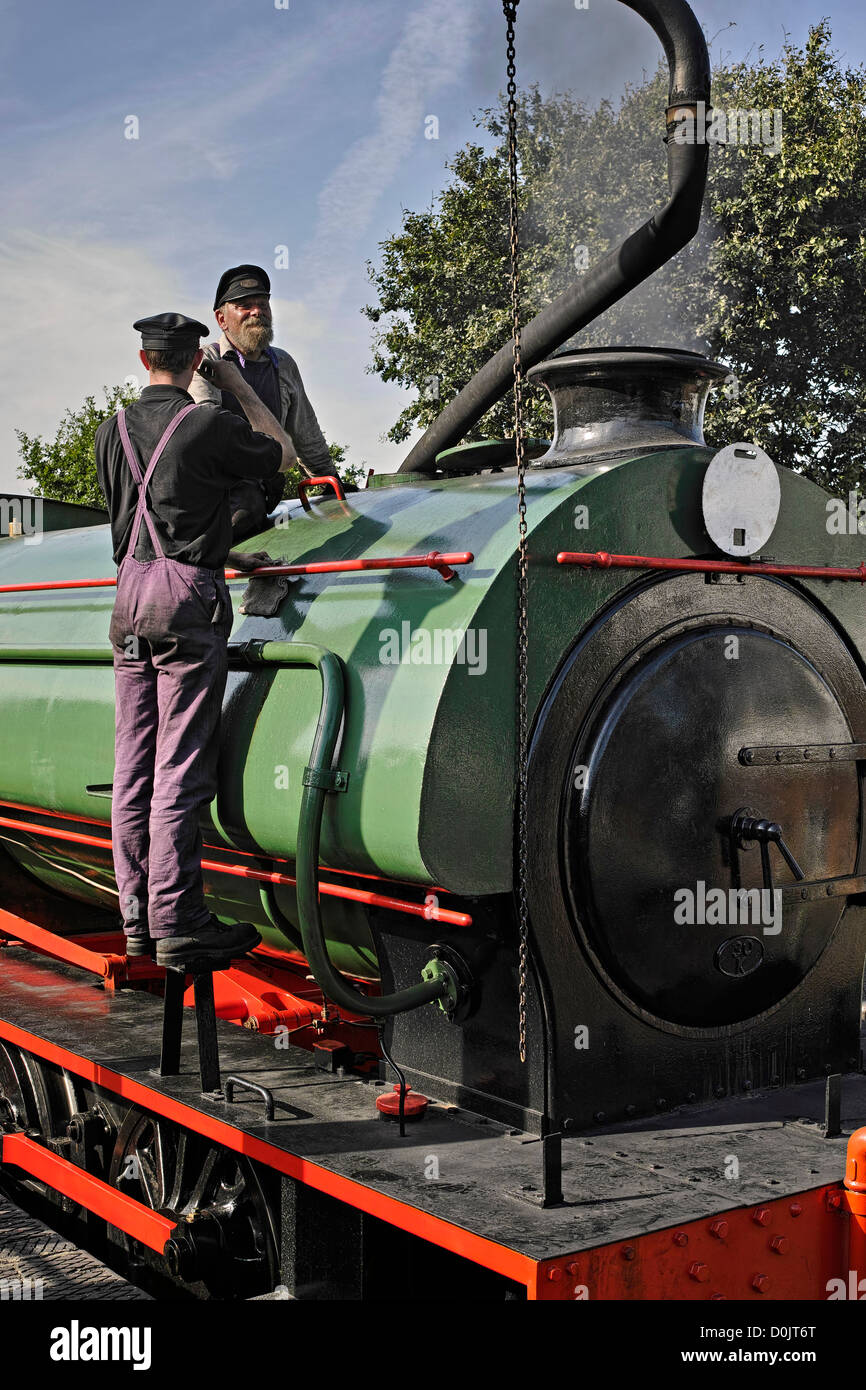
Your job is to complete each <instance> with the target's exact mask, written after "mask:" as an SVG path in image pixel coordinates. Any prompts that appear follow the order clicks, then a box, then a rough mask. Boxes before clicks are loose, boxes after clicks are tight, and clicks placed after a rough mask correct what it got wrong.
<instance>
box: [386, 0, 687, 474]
mask: <svg viewBox="0 0 866 1390" xmlns="http://www.w3.org/2000/svg"><path fill="white" fill-rule="evenodd" d="M621 3H622V4H624V5H628V7H629V9H630V10H634V11H635V12H636V13H637V14H639V15H641V16H642V18H643V19H645V20H646V21H647V23H648V24H650V25H652V28H653V29H654V30H655V32H656V34H657V35H658V37H659V39H660V40H661V42H662V45H663V47H664V51H665V56H666V58H667V61H668V67H669V68H670V89H669V96H668V107H667V130H668V136H670V133H671V129H672V125H673V122H674V120H675V119H676V116H677V113H678V112H680V113H682V114H683V115H685V114H687V112H684V111H683V108H684V107H685V108H695V109H694V110H693V111H692V112H691V114H692V115H693V117H694V126H693V130H694V133H695V136H696V137H697V138H698V139H700V140H701V141H702V143H700V144H698V143H697V141H696V140H695V141H694V142H690V143H682V144H678V143H675V142H674V141H673V140H671V139H670V138H669V139H668V187H669V189H670V198H669V199H668V201H667V203H666V204H665V206H664V207H663V208H662V209H661V210H660V211H659V212H657V213H655V214H654V216H653V217H651V218H650V220H649V221H648V222H645V223H644V225H643V226H642V227H640V228H639V229H638V230H637V231H636V232H633V233H632V234H631V236H629V237H627V238H626V240H625V241H624V242H622V244H621V245H620V246H618V247H617V248H616V250H614V251H611V252H609V254H608V255H607V256H605V258H604V260H602V261H599V263H598V264H597V265H596V266H593V268H592V269H591V270H589V271H587V272H586V274H585V275H582V276H581V277H580V279H579V280H578V281H577V282H576V283H575V284H574V285H572V287H571V288H570V289H568V290H565V291H564V292H563V293H562V294H561V295H560V296H559V298H558V299H555V300H554V301H553V303H552V304H548V306H547V308H546V309H542V311H541V313H540V314H536V316H535V318H534V319H532V320H531V321H530V322H529V323H528V324H526V326H525V327H524V328H523V330H522V332H521V335H520V347H521V352H520V355H521V361H522V363H523V367H524V369H525V370H526V369H528V368H529V367H532V366H534V365H535V363H536V362H540V361H541V360H542V358H544V357H547V356H548V355H549V354H550V353H551V352H553V351H554V349H555V348H557V347H559V346H560V344H561V343H564V342H565V340H566V339H567V338H570V337H571V335H572V334H573V333H576V332H577V331H578V329H580V328H585V327H586V325H587V324H588V323H592V321H593V319H596V318H598V316H599V314H601V313H603V312H604V310H605V309H608V308H609V307H610V305H611V304H616V302H617V301H618V300H620V299H622V298H623V296H624V295H626V294H628V292H629V291H630V290H633V289H634V287H635V286H636V285H639V284H640V283H641V281H643V280H646V279H647V277H648V276H650V275H652V274H653V272H654V271H656V270H658V269H659V267H660V266H662V265H664V263H665V261H669V260H670V259H671V257H672V256H675V255H676V253H677V252H678V251H681V250H682V248H683V247H684V246H685V245H686V244H687V243H688V242H689V241H691V239H692V237H693V236H694V234H695V232H696V231H697V230H698V226H699V224H700V220H701V205H702V203H703V199H704V189H705V187H706V182H707V155H708V147H707V145H706V144H705V143H703V132H702V131H701V132H700V133H699V132H698V111H697V109H696V108H697V103H698V102H705V103H706V104H707V108H708V107H709V100H710V59H709V54H708V53H707V45H706V41H705V39H704V35H703V30H702V29H701V26H700V25H699V23H698V21H697V19H696V18H695V15H694V14H693V12H692V10H691V8H690V6H689V5H687V4H686V0H621ZM512 381H513V364H512V340H511V339H510V338H509V340H508V342H507V343H506V344H505V346H504V347H502V348H500V350H499V352H497V353H496V354H495V356H493V357H491V358H490V360H489V361H488V362H486V363H485V364H484V366H483V367H482V368H481V370H480V371H479V372H476V374H475V376H474V377H473V378H472V380H471V381H469V382H468V383H467V384H466V385H465V386H464V387H463V390H462V391H460V392H459V393H458V394H457V395H456V396H455V397H454V399H453V400H452V401H449V402H448V405H446V407H445V409H444V410H443V411H441V412H440V414H439V415H437V417H436V419H435V420H434V421H433V422H432V423H431V424H430V425H428V427H427V429H426V430H425V432H424V434H423V435H422V436H421V438H420V439H419V440H418V443H417V444H416V445H415V446H414V447H413V448H412V450H411V451H410V453H409V454H408V455H407V456H406V458H405V459H404V460H403V462H402V463H401V464H400V468H399V469H398V472H401V473H404V472H416V473H430V472H432V471H433V470H434V469H435V466H436V455H437V454H438V453H440V451H441V450H443V449H449V448H451V446H452V445H454V444H457V443H459V442H460V440H461V439H462V438H463V436H464V435H465V434H466V431H467V430H469V429H471V428H472V426H473V425H474V424H475V423H476V422H477V421H478V420H480V419H481V416H482V415H483V414H484V412H485V411H487V410H489V409H490V407H491V406H492V405H493V404H494V403H495V402H496V401H498V400H499V399H500V398H501V397H502V396H504V395H505V393H506V391H508V390H509V388H510V387H511V385H512Z"/></svg>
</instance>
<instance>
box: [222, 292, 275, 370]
mask: <svg viewBox="0 0 866 1390" xmlns="http://www.w3.org/2000/svg"><path fill="white" fill-rule="evenodd" d="M220 320H222V322H221V323H220V326H221V328H222V329H223V331H224V332H225V334H226V335H227V337H228V338H229V339H230V340H231V342H232V343H233V344H234V346H235V347H236V348H237V349H238V350H239V351H240V352H241V353H242V354H243V355H244V357H253V358H255V357H258V356H259V354H260V353H261V352H263V351H264V349H265V348H266V347H267V346H268V344H269V343H270V342H272V340H273V336H274V326H273V320H272V318H271V306H270V301H269V300H268V299H266V298H264V297H263V298H261V299H241V300H237V301H236V302H232V301H231V300H227V301H226V303H225V304H223V305H222V308H221V311H220V312H219V313H218V314H217V321H218V322H219V321H220Z"/></svg>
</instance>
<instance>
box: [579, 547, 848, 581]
mask: <svg viewBox="0 0 866 1390" xmlns="http://www.w3.org/2000/svg"><path fill="white" fill-rule="evenodd" d="M556 563H557V564H558V565H581V566H582V567H583V568H584V569H602V570H607V569H629V570H685V571H689V570H691V571H696V572H698V573H699V574H780V575H790V576H792V577H795V578H799V579H858V580H859V581H860V582H861V584H862V583H863V582H864V581H866V563H864V562H863V561H861V563H860V564H859V565H858V566H857V568H856V569H844V568H835V567H833V566H832V565H777V564H774V563H772V562H771V561H763V560H756V561H755V562H754V564H748V565H745V564H740V563H738V562H737V561H735V560H678V559H676V558H675V557H674V556H661V555H609V554H608V553H607V551H606V550H597V551H595V552H594V553H590V552H587V551H580V550H560V552H559V554H558V555H557V557H556Z"/></svg>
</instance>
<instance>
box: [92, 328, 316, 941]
mask: <svg viewBox="0 0 866 1390" xmlns="http://www.w3.org/2000/svg"><path fill="white" fill-rule="evenodd" d="M134 327H135V329H136V330H137V331H138V332H140V333H141V340H142V351H141V360H142V363H143V364H144V366H145V368H146V369H147V370H148V372H149V377H150V384H149V386H147V387H145V389H144V390H143V391H142V393H141V396H140V398H139V399H138V400H137V401H135V402H134V404H132V405H131V406H129V407H127V409H126V410H125V411H124V410H121V411H119V412H118V414H117V415H116V416H114V417H113V418H112V419H111V420H106V421H105V422H104V423H103V424H102V425H100V427H99V429H98V431H97V433H96V441H95V450H96V468H97V473H98V476H99V484H100V487H101V488H102V491H103V493H104V494H105V500H106V502H107V504H108V512H109V517H110V521H111V534H112V541H113V547H114V559H115V562H116V563H117V564H118V565H119V570H118V575H117V597H116V600H115V604H114V611H113V613H112V617H111V626H110V630H109V636H110V640H111V644H112V646H113V648H114V672H115V697H116V715H115V772H114V784H113V792H112V807H111V826H112V848H113V852H114V866H115V874H116V878H117V887H118V892H119V896H120V908H121V913H122V916H123V922H124V931H125V932H126V936H127V954H128V955H131V956H132V955H147V954H152V953H153V952H154V943H155V955H156V961H157V963H158V964H159V965H164V966H166V967H171V966H176V965H178V964H186V965H189V964H191V963H192V962H193V961H195V962H197V963H198V965H199V968H201V966H205V967H206V966H208V965H211V966H213V967H214V968H220V967H221V966H223V965H225V964H227V963H228V961H229V960H230V959H232V958H233V957H235V956H238V955H242V954H243V953H244V952H245V951H248V950H250V949H251V948H252V947H253V946H255V945H257V944H258V942H259V940H260V938H259V935H258V932H257V931H256V930H255V928H254V927H252V926H251V925H249V924H248V923H239V924H236V925H233V926H228V925H226V924H224V923H222V922H220V921H219V920H218V919H217V918H216V917H214V916H213V915H212V914H211V913H210V912H209V910H208V908H207V906H206V905H205V899H204V891H203V885H202V873H201V849H202V842H201V832H200V829H199V817H200V815H201V813H202V812H203V811H204V810H205V808H206V807H207V806H208V805H209V804H210V802H211V801H212V799H213V797H214V796H215V794H216V789H217V778H216V772H217V755H218V751H219V725H220V713H221V708H222V699H223V692H224V689H225V683H226V671H227V650H226V647H227V642H228V638H229V634H230V632H231V627H232V608H231V600H230V597H229V593H228V589H227V587H226V582H225V575H224V572H223V571H224V568H225V565H226V563H227V561H228V560H229V558H230V561H231V565H232V567H234V568H237V569H253V568H255V567H256V566H257V565H260V564H263V563H267V562H268V557H267V556H263V555H261V554H259V555H242V554H239V553H238V552H234V551H233V552H231V556H229V548H230V545H231V514H230V508H229V501H228V498H229V492H230V490H231V488H232V487H233V486H234V484H235V483H236V482H237V480H238V479H239V478H261V479H262V480H263V481H264V480H269V479H272V478H274V477H275V476H276V475H278V474H279V472H280V471H281V470H284V469H285V468H287V467H288V466H289V461H290V460H291V459H292V458H294V456H295V451H294V446H293V444H292V441H291V439H290V438H289V437H288V436H287V435H286V434H285V432H284V431H283V429H282V427H281V426H280V425H279V424H278V423H277V421H276V420H275V419H274V417H273V415H271V413H270V411H268V410H267V408H266V407H265V406H264V405H263V404H262V402H261V401H260V400H259V398H258V397H257V396H256V394H255V392H254V391H252V389H251V388H250V387H249V386H248V385H247V383H246V382H245V381H244V380H243V378H242V377H241V374H240V372H239V371H238V369H237V367H236V366H233V365H232V364H231V363H222V362H219V363H216V364H215V365H214V378H213V379H214V380H215V381H216V382H218V384H219V385H220V387H221V388H223V389H226V390H231V391H232V393H233V394H234V395H235V396H236V398H237V399H238V401H239V402H240V404H241V405H242V406H243V408H244V411H245V412H246V416H247V418H246V419H242V418H241V417H240V416H238V415H235V414H231V413H230V412H228V411H225V410H222V409H220V408H218V407H215V406H213V405H196V403H195V402H194V401H193V399H192V397H191V396H190V395H189V393H188V390H187V388H188V386H189V384H190V381H191V379H192V375H193V372H194V370H195V369H196V367H197V366H198V364H199V363H200V361H201V358H202V353H201V351H200V349H199V339H200V338H202V337H205V336H206V335H207V332H208V330H207V328H206V327H205V325H204V324H201V323H198V322H196V320H194V319H188V318H186V317H185V316H184V315H183V314H157V315H156V316H155V317H153V318H148V319H139V321H138V322H137V323H136V324H135V325H134Z"/></svg>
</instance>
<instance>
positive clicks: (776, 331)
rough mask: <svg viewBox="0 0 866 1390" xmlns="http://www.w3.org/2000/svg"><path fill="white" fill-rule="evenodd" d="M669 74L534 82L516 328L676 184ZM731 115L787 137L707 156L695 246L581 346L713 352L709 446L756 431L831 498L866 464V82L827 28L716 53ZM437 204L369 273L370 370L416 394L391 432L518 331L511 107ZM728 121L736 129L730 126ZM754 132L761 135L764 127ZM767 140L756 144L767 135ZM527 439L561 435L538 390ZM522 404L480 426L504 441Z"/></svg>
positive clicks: (438, 400)
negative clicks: (733, 389)
mask: <svg viewBox="0 0 866 1390" xmlns="http://www.w3.org/2000/svg"><path fill="white" fill-rule="evenodd" d="M666 100H667V73H666V71H662V70H661V69H660V70H659V71H658V72H657V73H656V74H655V75H654V76H653V77H652V78H650V79H649V80H648V81H646V82H645V83H644V84H643V85H642V86H640V87H635V88H629V89H627V90H626V92H625V93H624V95H623V97H622V99H621V100H620V102H619V104H618V105H617V106H614V105H612V104H611V103H608V102H603V103H602V104H601V105H600V106H599V107H597V108H595V109H589V108H588V107H586V106H585V105H584V104H583V103H581V102H580V101H579V100H577V99H575V98H574V97H573V96H569V95H565V96H563V95H557V96H554V97H551V98H548V99H544V98H543V97H542V96H541V95H540V93H539V91H538V90H537V89H535V88H533V89H530V90H529V91H528V92H525V93H523V94H522V97H521V100H520V110H519V142H518V143H519V157H520V203H521V248H522V305H521V311H522V315H523V319H524V321H526V319H528V318H530V317H531V316H532V315H534V314H535V313H537V312H538V311H539V310H540V309H541V308H543V307H544V306H545V305H546V304H548V303H549V302H550V301H551V300H552V299H553V298H554V297H555V296H556V295H557V294H558V293H559V292H560V291H561V290H562V289H564V288H565V287H566V286H567V285H568V284H570V283H571V282H572V281H573V280H574V279H575V277H576V276H578V275H579V274H580V273H581V270H582V269H583V268H586V266H587V265H592V264H593V263H595V262H596V261H597V260H599V259H600V258H601V257H602V256H603V255H604V254H605V253H606V252H607V251H608V250H610V249H612V248H613V247H615V246H616V245H617V244H618V243H619V242H620V241H621V240H622V239H623V237H624V236H626V235H627V234H628V233H629V232H631V231H633V230H634V229H635V228H636V227H637V226H639V225H640V223H641V222H643V221H645V220H646V218H647V216H648V215H649V213H650V211H651V210H652V209H653V208H658V207H660V206H662V204H663V203H664V202H665V200H666V198H667V179H666V165H665V156H664V146H663V145H662V143H661V132H660V122H661V121H662V120H663V112H664V108H665V105H666ZM713 100H714V106H715V109H716V110H717V111H724V112H725V114H726V116H727V117H729V116H730V112H731V111H733V110H737V109H738V110H741V111H752V110H756V111H759V112H760V111H764V112H766V113H767V116H768V118H770V119H772V120H773V121H775V122H776V125H775V127H774V129H775V130H778V128H779V127H778V121H779V117H778V116H775V117H774V116H773V114H772V113H774V112H780V113H781V134H782V141H781V149H780V150H779V151H778V152H777V153H771V152H770V149H771V148H772V147H773V142H771V141H770V140H769V135H770V130H769V129H767V130H766V132H765V135H766V142H764V143H743V142H742V134H743V132H741V131H740V130H739V128H738V137H739V138H738V140H737V141H736V142H731V141H729V143H727V144H725V145H714V146H713V147H711V150H710V175H709V180H708V187H707V197H706V201H705V204H704V218H703V221H702V224H701V228H700V230H699V232H698V234H697V236H696V237H695V238H694V240H693V241H692V242H691V243H690V244H689V246H687V247H686V248H685V249H684V250H683V251H682V252H681V253H680V254H679V255H678V256H677V257H675V258H674V260H673V261H672V262H670V263H669V264H668V265H667V266H665V267H664V268H663V269H662V270H661V271H659V272H658V273H657V274H656V275H655V276H653V277H652V278H651V279H650V280H649V281H647V282H645V284H644V285H642V286H640V287H639V288H638V289H637V290H635V291H634V292H633V293H632V294H631V295H629V296H628V298H627V299H625V300H623V301H622V302H621V303H620V304H618V305H614V306H613V307H612V308H611V309H609V310H608V311H607V312H606V313H605V314H603V315H602V316H601V317H600V318H599V319H597V320H596V321H595V322H594V323H593V324H590V325H589V326H588V327H587V328H586V329H585V330H583V331H582V332H581V333H579V334H577V335H576V337H575V338H574V339H573V340H572V343H571V345H572V346H576V347H591V346H600V345H617V344H627V343H631V344H650V345H654V346H679V347H688V348H692V349H695V350H697V351H702V352H706V353H708V354H709V355H711V356H715V357H718V358H719V359H720V360H721V361H723V362H725V363H726V364H727V365H729V366H730V367H731V368H732V369H733V370H734V371H735V372H736V374H737V376H738V378H739V392H738V395H737V396H735V397H728V396H725V395H724V394H722V393H721V392H717V393H716V395H715V397H714V400H713V402H712V404H711V407H710V412H709V414H708V420H707V437H708V439H709V441H710V442H711V443H713V444H717V443H726V442H728V441H730V440H731V439H741V438H750V439H754V440H756V441H757V442H759V443H760V444H761V445H762V446H763V447H764V448H766V449H767V450H768V451H769V452H770V454H771V456H772V457H774V458H776V459H778V461H779V462H780V463H783V464H786V465H788V466H789V467H794V468H798V469H800V470H801V471H803V472H805V473H808V474H809V475H810V476H811V477H813V478H814V479H815V480H816V481H818V482H819V483H821V484H822V485H823V486H825V487H827V488H829V489H830V490H832V491H840V492H844V491H846V490H847V489H848V488H853V487H855V486H856V485H857V483H858V482H859V480H860V476H861V473H862V469H863V466H864V462H866V425H864V407H866V377H864V369H866V368H864V364H866V354H864V346H866V344H864V338H866V300H864V293H863V288H862V282H863V275H864V270H866V231H864V229H863V225H862V221H863V217H862V213H863V206H864V202H866V120H864V117H866V75H864V72H863V70H862V69H856V70H854V69H849V68H846V67H845V66H843V64H842V63H841V61H840V60H839V58H838V57H837V56H836V55H835V54H834V53H833V51H832V48H831V34H830V28H829V24H828V23H827V22H826V21H824V22H822V23H821V24H818V25H816V26H815V27H814V28H813V29H812V30H811V31H810V33H809V36H808V39H807V42H806V44H805V47H804V48H798V47H797V46H795V45H794V44H793V43H791V42H790V41H788V42H786V44H785V46H784V48H783V49H782V52H781V54H780V55H779V57H778V58H776V59H774V60H772V61H768V60H766V59H765V58H763V57H761V58H760V59H759V60H758V61H757V62H755V63H739V64H733V65H727V66H720V67H718V68H717V69H716V71H715V73H714V82H713ZM477 123H478V125H479V128H480V129H482V130H483V131H485V132H486V135H487V139H488V148H487V149H485V147H484V146H483V145H481V144H474V143H472V144H470V145H468V146H467V147H466V148H465V149H463V150H461V151H460V152H459V153H458V154H457V155H456V156H455V158H454V159H453V160H452V161H451V163H450V165H449V168H450V170H451V173H452V175H453V177H452V178H451V180H450V182H449V183H448V185H447V187H446V188H445V189H444V190H443V192H442V194H441V195H440V197H439V199H438V202H437V204H436V205H435V206H433V207H431V208H430V209H429V210H428V211H426V212H422V213H414V212H406V213H404V216H403V223H402V227H401V229H400V231H399V232H398V233H396V234H395V235H394V236H392V237H390V238H388V240H386V241H385V242H383V243H382V244H381V248H380V249H381V253H382V254H381V260H380V263H379V265H378V267H376V268H374V267H372V266H371V267H370V268H369V269H370V278H371V281H372V283H373V286H374V288H375V291H376V296H377V302H376V303H375V304H372V305H368V306H367V307H366V309H365V310H364V312H365V314H366V315H367V317H368V318H369V319H370V320H371V321H372V322H373V323H374V325H375V326H376V327H375V331H374V346H373V360H372V363H371V367H370V370H371V372H375V373H377V374H378V375H379V376H381V377H382V378H383V380H385V381H397V382H399V383H400V384H401V385H402V386H404V387H407V388H409V389H411V390H412V391H413V392H414V393H415V395H414V398H413V400H412V401H411V402H410V403H409V404H408V405H407V406H406V408H405V409H404V410H403V411H402V412H401V414H400V416H399V417H398V419H397V420H396V421H395V423H394V425H393V426H392V428H391V430H390V431H389V438H391V439H392V440H394V441H395V442H400V441H402V440H405V439H407V438H408V436H409V434H410V433H411V431H412V429H413V428H414V427H415V426H422V427H423V426H426V425H427V424H429V423H430V421H431V420H432V419H434V418H435V416H436V415H437V414H438V412H439V410H440V409H441V407H442V406H443V405H444V404H445V403H446V402H447V401H448V400H449V399H450V398H451V397H452V396H453V395H454V394H455V393H456V392H457V391H458V390H459V389H460V387H461V386H463V385H464V384H465V383H466V381H467V380H468V379H469V378H470V377H471V376H472V375H473V373H474V372H475V371H476V370H477V369H478V368H479V367H480V366H481V365H482V364H483V363H484V361H485V360H486V359H487V358H488V357H489V356H490V355H491V354H492V353H493V352H495V351H496V350H497V349H498V348H499V347H501V346H502V344H503V343H504V342H506V341H507V340H508V338H509V337H510V320H509V287H508V238H507V185H506V165H505V118H504V111H503V109H502V107H499V108H496V109H493V110H487V111H484V112H482V113H481V114H480V115H479V117H478V118H477ZM730 124H731V123H730V120H728V125H729V126H730ZM754 135H755V137H757V131H755V132H754ZM757 138H759V139H763V137H757ZM528 407H529V419H528V423H527V428H528V432H529V433H530V434H535V435H549V433H550V428H551V423H550V405H549V400H548V398H547V395H546V393H545V392H544V391H543V390H541V389H536V390H534V391H531V392H530V393H529V400H528ZM511 412H512V404H511V399H510V396H509V397H507V398H506V399H504V400H503V401H501V402H499V403H498V404H497V405H495V406H494V407H493V408H492V409H491V410H490V411H489V412H488V414H487V415H486V416H485V417H484V419H483V420H482V421H480V422H479V425H478V426H477V428H476V429H475V430H473V431H472V433H471V435H470V436H469V437H471V438H482V437H484V436H491V435H493V436H496V435H503V434H509V433H511V430H512V423H511V420H512V415H511Z"/></svg>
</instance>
